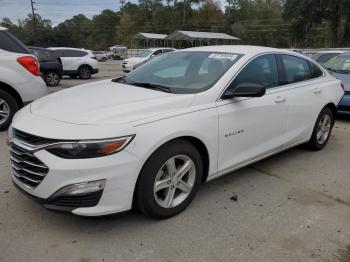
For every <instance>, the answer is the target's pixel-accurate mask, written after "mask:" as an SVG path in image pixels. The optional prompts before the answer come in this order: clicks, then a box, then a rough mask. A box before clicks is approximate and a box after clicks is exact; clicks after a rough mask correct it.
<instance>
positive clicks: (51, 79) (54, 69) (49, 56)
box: [29, 47, 63, 86]
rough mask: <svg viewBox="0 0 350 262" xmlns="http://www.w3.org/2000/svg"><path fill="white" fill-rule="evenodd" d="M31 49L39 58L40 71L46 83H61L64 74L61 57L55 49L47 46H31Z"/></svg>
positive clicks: (55, 84)
mask: <svg viewBox="0 0 350 262" xmlns="http://www.w3.org/2000/svg"><path fill="white" fill-rule="evenodd" d="M29 49H30V51H31V52H32V53H33V54H34V55H35V56H36V57H37V58H38V60H39V63H40V72H41V75H42V77H43V79H44V80H45V82H46V85H47V86H57V85H59V83H60V81H61V78H62V74H63V67H62V61H61V58H60V57H59V56H58V55H57V54H56V53H55V51H52V50H49V49H46V48H41V47H29Z"/></svg>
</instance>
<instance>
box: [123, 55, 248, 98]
mask: <svg viewBox="0 0 350 262" xmlns="http://www.w3.org/2000/svg"><path fill="white" fill-rule="evenodd" d="M241 57H242V55H240V54H232V53H213V52H197V51H182V52H171V53H168V54H165V55H163V56H160V57H158V58H157V59H154V60H151V61H150V62H148V63H146V64H144V65H142V66H140V67H139V68H137V69H136V70H134V71H132V72H130V73H129V74H128V75H126V76H125V77H124V78H123V83H126V84H131V85H138V84H141V83H142V84H148V85H150V84H152V85H157V86H162V87H167V88H168V89H169V92H171V93H178V94H192V93H199V92H202V91H205V90H207V89H209V88H211V87H212V86H213V85H214V84H215V83H216V82H217V81H218V80H219V79H220V78H221V77H222V75H223V74H224V73H225V72H226V71H227V70H228V69H229V68H230V67H231V66H232V65H233V64H235V63H236V62H237V61H238V59H239V58H241Z"/></svg>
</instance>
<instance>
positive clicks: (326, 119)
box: [306, 107, 334, 151]
mask: <svg viewBox="0 0 350 262" xmlns="http://www.w3.org/2000/svg"><path fill="white" fill-rule="evenodd" d="M333 124H334V115H333V112H332V110H331V109H329V108H328V107H325V108H324V109H322V111H321V113H320V114H319V116H318V118H317V121H316V124H315V127H314V130H313V132H312V136H311V139H310V140H309V142H308V143H307V144H306V145H307V147H308V148H309V149H311V150H315V151H317V150H321V149H322V148H324V147H325V146H326V144H327V142H328V140H329V138H330V136H331V133H332V129H333Z"/></svg>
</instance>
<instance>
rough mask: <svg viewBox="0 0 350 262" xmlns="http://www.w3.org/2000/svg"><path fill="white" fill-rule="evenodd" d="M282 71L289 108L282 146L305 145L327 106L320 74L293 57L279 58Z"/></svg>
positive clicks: (315, 67)
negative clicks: (283, 144) (319, 116)
mask: <svg viewBox="0 0 350 262" xmlns="http://www.w3.org/2000/svg"><path fill="white" fill-rule="evenodd" d="M279 59H280V61H281V64H282V66H283V69H284V82H285V83H284V84H285V86H284V87H283V90H284V94H285V97H286V102H287V105H288V114H287V116H288V117H287V124H286V130H285V146H292V145H294V144H299V143H302V142H306V140H308V139H309V138H310V135H311V132H312V130H313V127H314V125H315V122H316V119H317V117H318V115H319V113H320V112H321V110H322V108H323V106H324V105H325V103H326V98H325V92H324V88H325V87H326V86H327V85H328V84H327V82H324V81H322V79H323V77H324V75H323V72H322V70H321V69H320V68H319V67H318V66H317V65H316V64H314V63H313V62H310V61H308V60H306V59H304V58H301V57H298V56H294V55H280V56H279Z"/></svg>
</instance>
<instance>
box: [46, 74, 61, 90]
mask: <svg viewBox="0 0 350 262" xmlns="http://www.w3.org/2000/svg"><path fill="white" fill-rule="evenodd" d="M60 81H61V77H60V75H59V74H58V73H57V72H55V71H49V72H47V73H46V74H45V82H46V85H48V86H58V85H59V84H60Z"/></svg>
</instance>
